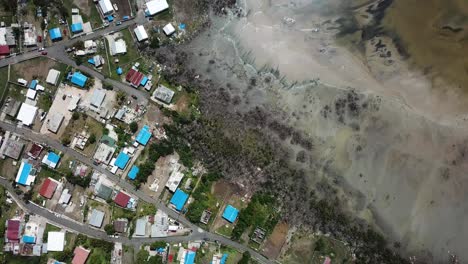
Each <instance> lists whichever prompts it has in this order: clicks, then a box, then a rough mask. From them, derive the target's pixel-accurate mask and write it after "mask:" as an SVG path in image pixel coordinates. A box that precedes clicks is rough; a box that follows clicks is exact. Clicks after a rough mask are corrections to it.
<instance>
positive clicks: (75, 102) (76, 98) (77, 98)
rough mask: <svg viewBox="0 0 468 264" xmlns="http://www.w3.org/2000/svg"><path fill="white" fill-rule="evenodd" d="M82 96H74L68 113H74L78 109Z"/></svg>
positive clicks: (69, 104)
mask: <svg viewBox="0 0 468 264" xmlns="http://www.w3.org/2000/svg"><path fill="white" fill-rule="evenodd" d="M80 100H81V97H80V96H73V97H72V99H71V100H70V102H69V103H68V111H70V112H73V111H75V109H76V108H77V107H78V103H79V102H80Z"/></svg>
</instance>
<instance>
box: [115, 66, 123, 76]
mask: <svg viewBox="0 0 468 264" xmlns="http://www.w3.org/2000/svg"><path fill="white" fill-rule="evenodd" d="M116 71H117V74H118V75H122V73H123V70H122V68H120V67H118V68H117V70H116Z"/></svg>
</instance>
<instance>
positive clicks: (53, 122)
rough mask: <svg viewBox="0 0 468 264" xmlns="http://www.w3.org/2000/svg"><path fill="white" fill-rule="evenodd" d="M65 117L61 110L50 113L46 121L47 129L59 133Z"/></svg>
mask: <svg viewBox="0 0 468 264" xmlns="http://www.w3.org/2000/svg"><path fill="white" fill-rule="evenodd" d="M63 118H64V117H63V114H61V113H60V112H54V113H51V114H49V115H48V116H47V121H46V125H47V129H48V130H49V131H50V132H52V133H57V131H58V130H59V129H60V126H61V125H62V121H63Z"/></svg>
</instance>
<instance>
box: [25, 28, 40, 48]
mask: <svg viewBox="0 0 468 264" xmlns="http://www.w3.org/2000/svg"><path fill="white" fill-rule="evenodd" d="M23 45H24V46H26V47H32V46H36V45H37V34H36V31H35V30H34V29H33V28H27V29H24V41H23Z"/></svg>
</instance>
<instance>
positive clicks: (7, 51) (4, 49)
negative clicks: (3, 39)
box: [0, 45, 10, 56]
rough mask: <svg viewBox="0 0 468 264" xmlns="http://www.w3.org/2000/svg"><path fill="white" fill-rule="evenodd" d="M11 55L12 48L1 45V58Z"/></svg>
mask: <svg viewBox="0 0 468 264" xmlns="http://www.w3.org/2000/svg"><path fill="white" fill-rule="evenodd" d="M8 55H10V47H9V46H8V45H0V56H8Z"/></svg>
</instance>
